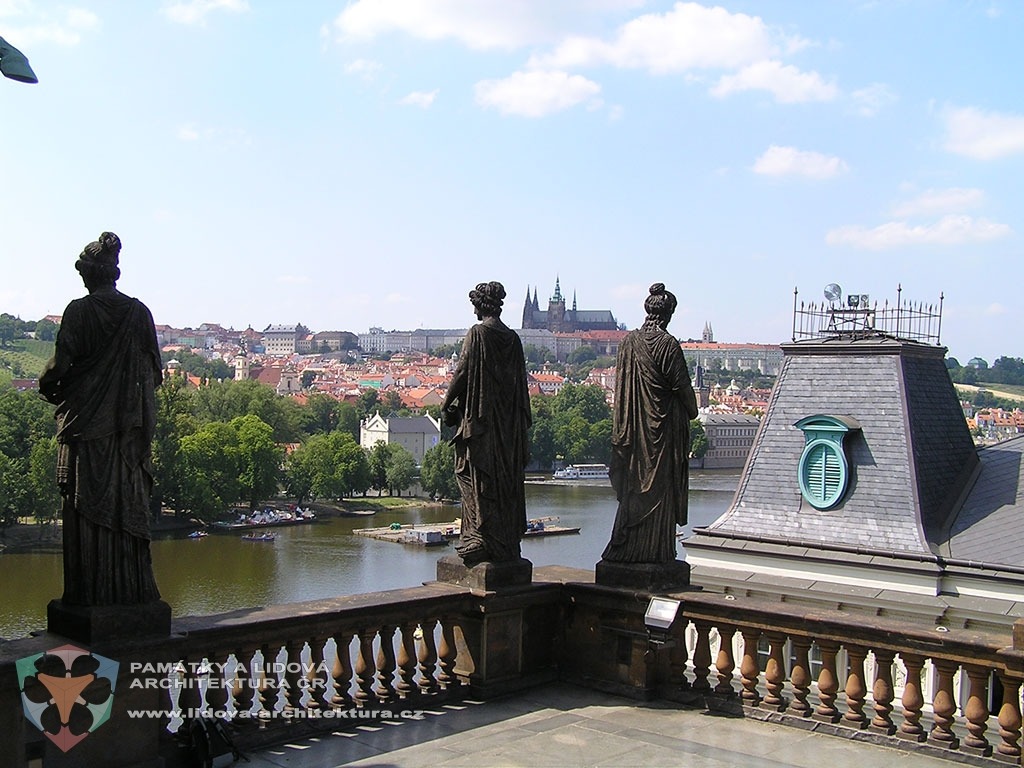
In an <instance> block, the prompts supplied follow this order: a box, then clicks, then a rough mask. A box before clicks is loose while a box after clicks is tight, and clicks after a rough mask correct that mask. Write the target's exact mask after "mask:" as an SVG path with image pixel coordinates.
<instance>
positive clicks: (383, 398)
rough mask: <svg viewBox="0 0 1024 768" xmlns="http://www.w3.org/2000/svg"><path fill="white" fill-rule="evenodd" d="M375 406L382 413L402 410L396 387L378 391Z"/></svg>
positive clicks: (400, 398) (400, 397)
mask: <svg viewBox="0 0 1024 768" xmlns="http://www.w3.org/2000/svg"><path fill="white" fill-rule="evenodd" d="M377 407H378V408H379V409H380V412H381V413H383V414H391V413H398V412H399V411H400V410H402V396H401V395H400V394H399V393H398V390H397V389H389V390H386V391H384V392H380V393H379V394H378V396H377Z"/></svg>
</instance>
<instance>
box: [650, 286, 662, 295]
mask: <svg viewBox="0 0 1024 768" xmlns="http://www.w3.org/2000/svg"><path fill="white" fill-rule="evenodd" d="M664 292H665V284H664V283H655V284H654V285H652V286H651V290H650V293H651V296H657V295H658V294H659V293H664Z"/></svg>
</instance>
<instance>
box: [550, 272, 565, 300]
mask: <svg viewBox="0 0 1024 768" xmlns="http://www.w3.org/2000/svg"><path fill="white" fill-rule="evenodd" d="M551 300H552V301H563V299H562V284H561V282H560V281H559V279H558V276H557V275H556V276H555V295H554V296H552V297H551Z"/></svg>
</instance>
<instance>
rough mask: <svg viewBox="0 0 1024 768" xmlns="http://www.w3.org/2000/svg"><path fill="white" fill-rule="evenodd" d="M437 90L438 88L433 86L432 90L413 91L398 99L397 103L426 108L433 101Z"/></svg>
mask: <svg viewBox="0 0 1024 768" xmlns="http://www.w3.org/2000/svg"><path fill="white" fill-rule="evenodd" d="M439 90H440V89H438V88H435V89H434V90H432V91H413V92H412V93H410V94H409V95H408V96H405V97H404V98H402V99H400V100H399V102H398V103H399V104H403V105H405V106H410V107H421V108H423V109H427V108H428V107H430V105H431V104H433V103H434V99H436V98H437V94H438V93H439Z"/></svg>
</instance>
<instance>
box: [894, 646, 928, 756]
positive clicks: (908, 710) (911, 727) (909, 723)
mask: <svg viewBox="0 0 1024 768" xmlns="http://www.w3.org/2000/svg"><path fill="white" fill-rule="evenodd" d="M900 657H901V658H902V659H903V665H904V666H905V667H906V668H907V682H906V683H905V684H904V687H903V700H902V703H903V722H902V723H900V728H899V730H898V731H896V735H897V736H898V737H899V738H901V739H908V740H910V741H924V740H925V739H926V738H927V736H928V734H926V733H925V732H924V728H923V727H922V725H921V710H922V709H923V708H924V694H922V693H921V670H922V668H923V667H924V659H923V658H921V657H920V656H915V655H913V654H909V653H901V654H900Z"/></svg>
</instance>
